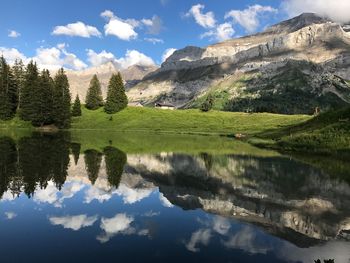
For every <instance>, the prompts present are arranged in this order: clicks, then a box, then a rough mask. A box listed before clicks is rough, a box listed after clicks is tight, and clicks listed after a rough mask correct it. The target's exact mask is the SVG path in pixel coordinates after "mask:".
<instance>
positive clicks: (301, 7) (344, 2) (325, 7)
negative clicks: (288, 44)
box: [282, 0, 350, 23]
mask: <svg viewBox="0 0 350 263" xmlns="http://www.w3.org/2000/svg"><path fill="white" fill-rule="evenodd" d="M282 8H283V9H284V10H285V11H286V12H287V13H288V15H289V16H296V15H300V14H301V13H305V12H313V13H317V14H319V15H322V16H326V17H329V18H330V19H332V20H334V21H336V22H341V23H347V22H350V12H349V10H350V1H349V0H337V1H329V0H285V1H284V2H283V3H282Z"/></svg>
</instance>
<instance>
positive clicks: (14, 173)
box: [0, 133, 127, 199]
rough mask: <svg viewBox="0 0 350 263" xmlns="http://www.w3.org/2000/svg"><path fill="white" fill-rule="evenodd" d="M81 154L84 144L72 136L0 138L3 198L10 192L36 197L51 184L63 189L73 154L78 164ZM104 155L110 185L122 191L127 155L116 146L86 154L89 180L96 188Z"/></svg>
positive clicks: (0, 184)
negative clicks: (75, 141)
mask: <svg viewBox="0 0 350 263" xmlns="http://www.w3.org/2000/svg"><path fill="white" fill-rule="evenodd" d="M80 151H81V145H80V144H79V143H73V142H71V141H70V136H69V134H68V133H55V134H41V133H33V134H32V135H31V136H30V137H23V138H21V139H19V140H18V141H17V142H16V141H14V140H13V139H11V138H10V137H0V156H1V157H2V158H0V199H1V197H2V196H3V194H4V193H5V192H7V191H10V192H11V194H12V195H13V196H19V195H20V194H21V193H25V194H26V195H27V196H28V197H32V196H33V195H34V193H35V191H36V190H37V189H38V188H42V189H45V188H46V187H47V185H48V183H49V182H53V183H54V184H55V186H56V187H57V189H59V190H61V188H62V186H63V185H64V183H65V181H66V178H67V176H68V167H69V165H70V158H69V155H70V154H72V155H73V157H74V162H75V164H76V165H77V163H78V161H79V155H80ZM103 156H104V162H105V169H106V174H107V180H108V183H109V184H110V186H113V187H115V188H118V186H119V183H120V180H121V176H122V174H123V171H124V166H125V164H126V162H127V156H126V154H125V153H124V152H122V151H121V150H119V149H117V148H115V147H112V146H107V147H105V148H104V149H103V152H99V151H96V150H86V151H85V152H84V163H85V169H86V171H87V175H88V178H89V180H90V182H91V184H92V185H93V184H94V183H95V181H96V180H97V178H98V174H99V170H100V168H101V162H102V157H103ZM71 165H72V164H71Z"/></svg>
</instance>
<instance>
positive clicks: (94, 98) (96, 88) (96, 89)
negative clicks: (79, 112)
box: [85, 74, 103, 110]
mask: <svg viewBox="0 0 350 263" xmlns="http://www.w3.org/2000/svg"><path fill="white" fill-rule="evenodd" d="M102 105H103V98H102V91H101V84H100V81H99V80H98V78H97V75H96V74H95V75H94V76H93V77H92V79H91V81H90V86H89V89H88V91H87V94H86V99H85V107H86V108H87V109H89V110H96V109H98V108H99V107H101V106H102Z"/></svg>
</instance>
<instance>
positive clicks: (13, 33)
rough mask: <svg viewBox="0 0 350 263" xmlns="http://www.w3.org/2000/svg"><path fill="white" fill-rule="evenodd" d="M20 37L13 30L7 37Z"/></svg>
mask: <svg viewBox="0 0 350 263" xmlns="http://www.w3.org/2000/svg"><path fill="white" fill-rule="evenodd" d="M20 36H21V34H20V33H18V32H17V31H15V30H9V34H8V37H12V38H16V37H20Z"/></svg>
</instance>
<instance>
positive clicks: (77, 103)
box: [72, 95, 81, 117]
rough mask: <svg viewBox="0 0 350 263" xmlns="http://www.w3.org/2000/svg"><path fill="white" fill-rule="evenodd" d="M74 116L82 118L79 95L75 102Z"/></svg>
mask: <svg viewBox="0 0 350 263" xmlns="http://www.w3.org/2000/svg"><path fill="white" fill-rule="evenodd" d="M72 116H73V117H78V116H81V104H80V99H79V95H77V96H76V97H75V101H74V104H73V108H72Z"/></svg>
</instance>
